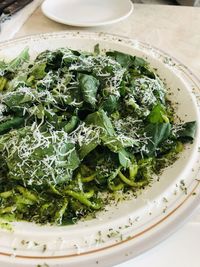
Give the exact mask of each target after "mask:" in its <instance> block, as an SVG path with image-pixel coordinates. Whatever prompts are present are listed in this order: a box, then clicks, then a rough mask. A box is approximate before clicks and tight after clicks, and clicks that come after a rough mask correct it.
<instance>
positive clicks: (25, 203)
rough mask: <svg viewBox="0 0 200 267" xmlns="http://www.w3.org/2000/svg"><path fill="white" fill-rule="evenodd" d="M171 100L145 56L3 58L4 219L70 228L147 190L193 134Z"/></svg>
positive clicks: (68, 53) (0, 212)
mask: <svg viewBox="0 0 200 267" xmlns="http://www.w3.org/2000/svg"><path fill="white" fill-rule="evenodd" d="M166 94H167V91H166V88H165V86H164V84H163V82H162V81H161V80H160V78H159V77H158V75H157V74H156V72H155V71H153V70H152V68H151V67H150V66H149V64H148V62H147V61H146V60H144V59H143V58H139V57H136V56H131V55H128V54H124V53H121V52H118V51H107V52H105V51H104V52H103V51H100V49H99V46H98V45H96V46H95V48H94V52H93V53H88V52H83V51H74V50H71V49H68V48H60V49H56V50H55V51H44V52H42V53H40V54H39V55H38V56H37V57H36V59H35V60H34V61H31V60H30V59H29V52H28V49H25V50H24V51H22V52H21V54H20V55H19V56H18V57H17V58H15V59H13V60H12V61H10V62H5V61H1V62H0V218H2V219H5V220H8V221H17V220H26V221H29V222H36V223H40V224H46V223H50V224H55V225H66V224H69V223H74V222H76V221H77V220H79V219H81V218H85V217H86V216H90V215H95V213H96V212H97V211H99V210H102V209H103V208H104V207H105V205H107V204H109V203H108V202H109V199H110V198H109V196H112V195H115V194H117V192H118V191H120V192H121V193H122V194H126V193H127V192H137V191H138V190H141V189H143V188H144V187H145V186H147V185H149V184H150V183H151V181H152V179H153V177H154V176H155V175H157V174H159V173H160V172H161V171H162V169H163V168H165V167H166V166H169V165H170V164H172V163H173V162H174V160H175V159H176V158H177V155H178V153H179V152H181V151H182V150H183V149H184V143H186V142H192V140H193V139H194V137H195V130H196V122H195V121H190V122H185V123H183V122H180V123H175V121H174V109H173V107H172V104H171V103H170V101H169V100H168V99H167V97H166ZM105 194H106V195H107V196H108V197H105Z"/></svg>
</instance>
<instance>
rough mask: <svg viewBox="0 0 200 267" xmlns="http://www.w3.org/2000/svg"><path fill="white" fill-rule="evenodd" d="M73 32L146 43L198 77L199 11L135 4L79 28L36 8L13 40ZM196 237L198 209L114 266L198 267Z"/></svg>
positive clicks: (198, 233)
mask: <svg viewBox="0 0 200 267" xmlns="http://www.w3.org/2000/svg"><path fill="white" fill-rule="evenodd" d="M72 29H73V30H83V31H84V30H86V31H96V32H99V31H101V32H102V31H103V32H107V33H114V34H119V35H123V36H127V37H131V38H134V39H138V40H140V41H145V42H148V43H150V44H151V45H154V46H156V47H158V48H161V49H162V50H164V51H166V52H168V53H169V54H171V55H172V56H174V57H176V58H177V59H178V60H180V61H182V62H183V63H184V64H185V65H187V66H188V67H189V68H190V69H191V70H192V71H193V72H194V73H195V74H196V75H198V76H199V74H200V8H194V7H179V6H161V5H160V6H159V5H157V6H155V5H139V4H137V5H136V4H135V10H134V12H133V14H132V15H131V16H130V17H129V18H127V19H126V20H124V21H122V22H120V23H116V24H113V25H110V26H104V27H95V28H82V29H81V28H77V27H70V26H66V25H61V24H58V23H56V22H53V21H51V20H49V19H47V18H46V17H45V16H44V15H43V14H42V13H41V10H40V8H39V9H37V10H36V11H35V12H34V13H33V14H32V16H30V17H29V19H28V20H27V21H26V22H25V24H24V25H23V26H22V28H21V29H20V30H19V31H18V32H17V34H16V35H15V37H20V36H25V35H30V34H35V33H42V32H50V31H51V32H52V31H60V30H72ZM0 40H1V36H0ZM199 237H200V210H198V211H197V212H195V213H194V214H193V216H192V217H191V218H190V219H189V220H188V222H187V223H186V224H185V225H184V226H183V227H182V228H181V229H180V230H178V231H177V232H176V233H175V234H173V235H172V236H170V237H169V238H168V239H167V240H165V241H163V242H162V243H161V244H159V245H157V246H156V247H154V248H152V249H151V250H149V251H147V252H145V253H143V254H142V255H140V256H138V257H136V258H134V259H132V260H129V261H127V262H124V263H122V264H120V265H117V266H115V267H147V266H148V267H161V266H162V267H169V266H170V267H199V266H200V253H199Z"/></svg>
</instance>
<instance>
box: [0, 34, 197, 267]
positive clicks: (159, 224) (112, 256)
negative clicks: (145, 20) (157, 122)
mask: <svg viewBox="0 0 200 267" xmlns="http://www.w3.org/2000/svg"><path fill="white" fill-rule="evenodd" d="M97 43H99V45H100V48H101V49H106V50H109V49H112V50H118V51H121V52H125V53H129V54H131V55H137V56H142V57H144V58H146V59H147V60H148V61H149V62H150V64H151V65H152V67H154V68H156V69H157V70H158V74H159V75H160V77H161V78H162V79H164V80H165V82H166V86H167V88H170V89H169V98H170V99H171V100H172V101H173V102H177V103H178V105H177V106H176V113H177V115H178V116H179V117H180V118H181V119H182V120H183V121H191V120H196V121H197V124H198V129H197V136H199V125H200V116H199V108H198V105H199V104H198V96H199V92H200V89H199V88H200V83H199V81H198V80H197V78H196V77H195V76H194V75H193V74H192V73H191V72H190V71H189V70H188V69H187V68H186V67H184V66H183V65H182V64H180V63H179V62H178V61H177V60H175V59H172V58H170V57H169V56H168V55H166V54H165V53H164V52H162V51H160V50H158V49H156V48H152V47H151V46H149V45H147V44H144V43H140V42H138V41H134V40H130V39H126V38H123V37H119V36H114V35H108V34H103V33H87V32H73V31H72V32H61V33H50V34H44V35H36V36H30V37H26V38H22V39H18V40H14V41H9V42H6V43H2V44H0V58H1V59H2V58H5V59H9V58H13V57H15V56H16V55H17V54H18V53H19V52H20V51H21V50H22V49H23V48H24V47H26V46H28V47H29V48H30V54H31V57H33V58H34V57H35V56H36V55H37V54H38V53H39V52H41V51H43V50H45V49H52V50H53V49H56V48H58V47H66V46H67V47H69V48H72V49H80V50H84V51H92V50H93V47H94V45H95V44H97ZM199 143H200V140H199V138H196V139H195V141H194V142H193V144H191V145H188V146H187V148H186V149H185V150H184V152H182V153H181V155H180V158H179V159H178V160H177V161H176V162H175V163H174V164H173V165H172V166H170V167H168V168H166V169H165V171H164V172H163V173H162V175H161V177H160V181H159V182H157V181H155V182H154V183H153V184H152V186H151V187H147V188H146V189H145V190H143V191H142V193H141V194H140V195H139V196H138V197H137V198H136V199H134V198H132V199H130V200H127V201H123V202H120V203H119V204H118V205H117V206H113V205H110V206H109V207H108V208H107V211H106V212H99V213H98V214H97V218H95V219H91V220H88V221H82V222H79V223H77V224H76V225H71V226H63V227H55V226H38V225H35V224H31V223H25V222H15V223H12V229H13V230H12V231H7V230H6V229H0V237H1V238H0V266H3V267H11V266H18V267H23V266H24V267H27V266H34V267H35V266H43V267H45V266H51V267H66V266H68V267H78V266H82V267H93V266H102V267H103V266H104V267H106V266H112V265H114V264H116V263H120V262H122V261H125V260H128V259H129V258H131V257H134V256H136V255H138V254H139V253H142V252H143V251H145V250H147V249H149V248H150V247H152V246H154V245H155V244H157V243H159V242H160V241H161V240H163V239H164V238H166V237H167V236H168V235H169V234H171V233H172V232H174V231H175V230H176V229H177V227H178V226H180V224H181V223H183V222H184V220H185V219H186V218H188V216H189V215H190V214H191V212H192V211H193V210H194V209H195V208H196V207H197V205H198V203H199V200H200V199H199V198H200V180H199V179H198V175H199V167H200V163H199V161H198V156H199V149H198V148H199V145H200V144H199ZM183 181H184V184H185V186H186V187H187V192H186V190H185V186H183ZM45 264H46V265H45Z"/></svg>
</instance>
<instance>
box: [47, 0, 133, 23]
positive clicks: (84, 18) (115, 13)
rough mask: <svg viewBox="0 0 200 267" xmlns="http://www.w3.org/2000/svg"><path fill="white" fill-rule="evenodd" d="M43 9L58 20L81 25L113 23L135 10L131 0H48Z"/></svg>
mask: <svg viewBox="0 0 200 267" xmlns="http://www.w3.org/2000/svg"><path fill="white" fill-rule="evenodd" d="M42 11H43V13H44V15H46V16H47V17H48V18H50V19H52V20H55V21H57V22H60V23H63V24H67V25H72V26H80V27H91V26H101V25H107V24H112V23H115V22H118V21H121V20H123V19H125V18H127V17H128V16H129V15H130V14H131V13H132V11H133V3H132V2H131V1H130V0H100V1H99V0H56V1H55V0H46V1H45V2H44V3H43V5H42Z"/></svg>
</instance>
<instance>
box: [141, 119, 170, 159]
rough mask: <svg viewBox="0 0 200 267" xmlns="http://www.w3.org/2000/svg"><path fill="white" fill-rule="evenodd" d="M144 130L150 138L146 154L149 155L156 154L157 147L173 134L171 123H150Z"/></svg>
mask: <svg viewBox="0 0 200 267" xmlns="http://www.w3.org/2000/svg"><path fill="white" fill-rule="evenodd" d="M144 132H145V134H146V136H147V137H148V138H149V139H148V141H147V145H146V150H145V154H146V155H147V156H149V157H151V156H153V155H155V152H156V149H157V148H158V147H159V146H160V145H161V144H162V142H163V141H165V140H166V139H167V138H168V137H169V136H170V134H171V124H170V123H149V124H148V125H147V126H146V127H145V129H144Z"/></svg>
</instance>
